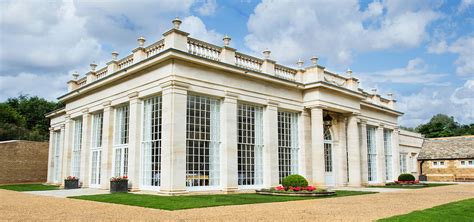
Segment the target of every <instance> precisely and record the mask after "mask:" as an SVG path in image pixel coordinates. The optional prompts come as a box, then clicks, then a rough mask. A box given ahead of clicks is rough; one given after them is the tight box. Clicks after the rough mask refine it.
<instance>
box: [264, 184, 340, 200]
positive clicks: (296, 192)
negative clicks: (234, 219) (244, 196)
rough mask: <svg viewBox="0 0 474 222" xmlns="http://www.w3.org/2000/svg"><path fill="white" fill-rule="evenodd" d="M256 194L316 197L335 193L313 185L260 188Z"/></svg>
mask: <svg viewBox="0 0 474 222" xmlns="http://www.w3.org/2000/svg"><path fill="white" fill-rule="evenodd" d="M256 192H257V194H263V195H275V196H300V197H302V196H307V197H317V196H332V195H336V192H334V191H328V190H324V189H316V188H315V187H313V186H307V187H293V186H289V187H283V186H277V187H272V188H270V189H261V190H257V191H256Z"/></svg>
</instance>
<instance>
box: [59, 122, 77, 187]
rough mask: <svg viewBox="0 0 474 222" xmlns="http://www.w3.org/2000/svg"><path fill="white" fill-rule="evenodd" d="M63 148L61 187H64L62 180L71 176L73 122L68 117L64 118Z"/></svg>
mask: <svg viewBox="0 0 474 222" xmlns="http://www.w3.org/2000/svg"><path fill="white" fill-rule="evenodd" d="M64 119H65V120H64V146H63V150H62V157H63V158H62V170H61V172H62V173H61V175H62V177H61V187H64V178H66V177H67V176H70V175H71V161H72V159H71V156H72V133H73V124H74V121H72V120H71V118H70V115H68V114H67V115H66V116H65V117H64Z"/></svg>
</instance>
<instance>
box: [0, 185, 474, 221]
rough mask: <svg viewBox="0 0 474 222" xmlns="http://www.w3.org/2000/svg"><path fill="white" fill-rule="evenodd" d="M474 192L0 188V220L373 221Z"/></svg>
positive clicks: (458, 188) (457, 188)
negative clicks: (133, 194)
mask: <svg viewBox="0 0 474 222" xmlns="http://www.w3.org/2000/svg"><path fill="white" fill-rule="evenodd" d="M473 197H474V185H472V184H466V185H452V186H441V187H433V188H425V189H418V190H408V191H401V192H390V193H378V194H371V195H361V196H349V197H340V198H330V199H319V200H303V201H292V202H282V203H265V204H253V205H239V206H224V207H213V208H200V209H190V210H179V211H164V210H155V209H147V208H141V207H133V206H125V205H116V204H108V203H99V202H92V201H84V200H74V199H66V198H55V197H44V196H38V195H33V194H27V193H20V192H14V191H7V190H0V220H14V221H18V220H35V221H36V220H61V221H65V220H74V221H75V220H81V221H97V220H150V221H151V220H153V221H157V220H164V221H175V220H180V221H187V220H201V221H211V220H212V221H296V220H305V221H338V220H339V221H371V220H375V219H378V218H384V217H388V216H392V215H398V214H405V213H408V212H411V211H414V210H421V209H425V208H430V207H433V206H436V205H441V204H445V203H448V202H453V201H458V200H462V199H467V198H473Z"/></svg>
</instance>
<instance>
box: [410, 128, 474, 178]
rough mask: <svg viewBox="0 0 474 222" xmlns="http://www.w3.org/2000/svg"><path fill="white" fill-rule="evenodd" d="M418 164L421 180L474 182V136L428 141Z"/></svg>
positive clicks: (424, 145) (424, 144) (425, 142)
mask: <svg viewBox="0 0 474 222" xmlns="http://www.w3.org/2000/svg"><path fill="white" fill-rule="evenodd" d="M418 163H419V166H420V168H421V169H420V175H421V176H420V179H427V180H428V181H450V182H451V181H456V182H463V181H474V136H458V137H445V138H433V139H426V140H425V141H424V143H423V147H422V149H421V153H420V155H419V156H418Z"/></svg>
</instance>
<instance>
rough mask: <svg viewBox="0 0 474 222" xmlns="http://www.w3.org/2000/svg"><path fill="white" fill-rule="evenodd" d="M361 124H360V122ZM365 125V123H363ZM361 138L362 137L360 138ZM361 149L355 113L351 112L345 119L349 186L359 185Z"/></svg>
mask: <svg viewBox="0 0 474 222" xmlns="http://www.w3.org/2000/svg"><path fill="white" fill-rule="evenodd" d="M361 125H362V124H361ZM364 125H365V123H364ZM362 139H363V138H362ZM361 149H363V148H362V147H361V146H360V145H359V129H358V127H357V114H352V115H350V116H349V117H348V121H347V152H348V163H349V165H348V171H349V183H348V185H349V186H353V187H357V186H360V185H361V181H362V180H361V176H362V172H361Z"/></svg>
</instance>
